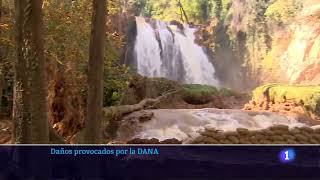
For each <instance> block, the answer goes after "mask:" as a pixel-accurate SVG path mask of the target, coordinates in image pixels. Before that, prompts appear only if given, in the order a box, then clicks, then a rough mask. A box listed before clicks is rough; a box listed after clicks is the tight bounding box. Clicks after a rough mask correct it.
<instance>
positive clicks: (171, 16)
mask: <svg viewBox="0 0 320 180" xmlns="http://www.w3.org/2000/svg"><path fill="white" fill-rule="evenodd" d="M229 1H230V0H180V2H181V5H182V7H183V9H184V11H185V12H186V15H187V17H188V19H189V21H190V22H193V23H203V22H206V21H208V20H210V19H211V18H213V17H215V16H216V15H217V14H220V13H221V14H223V15H224V16H225V15H226V14H227V8H228V4H229ZM130 3H131V5H132V7H133V9H134V12H135V15H142V16H146V17H152V18H155V19H161V20H164V21H171V20H177V21H180V22H182V18H183V14H182V12H181V10H180V7H179V5H178V0H131V1H130ZM217 11H219V12H217ZM220 11H221V12H220Z"/></svg>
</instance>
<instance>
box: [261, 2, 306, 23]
mask: <svg viewBox="0 0 320 180" xmlns="http://www.w3.org/2000/svg"><path fill="white" fill-rule="evenodd" d="M302 2H303V1H301V0H275V1H273V3H272V4H271V5H269V6H268V9H267V10H266V12H265V16H266V17H267V18H268V19H269V20H271V21H274V22H278V23H280V24H288V23H289V22H290V20H291V19H292V18H294V17H295V16H296V14H297V12H299V11H300V10H301V8H302Z"/></svg>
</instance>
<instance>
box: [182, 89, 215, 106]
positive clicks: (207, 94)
mask: <svg viewBox="0 0 320 180" xmlns="http://www.w3.org/2000/svg"><path fill="white" fill-rule="evenodd" d="M218 95H219V91H218V90H217V88H215V87H212V86H208V85H200V84H185V85H183V99H184V101H186V102H187V103H189V104H206V103H209V102H210V101H211V100H212V96H218Z"/></svg>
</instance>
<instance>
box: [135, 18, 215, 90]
mask: <svg viewBox="0 0 320 180" xmlns="http://www.w3.org/2000/svg"><path fill="white" fill-rule="evenodd" d="M136 23H137V37H136V42H135V53H136V61H137V69H138V73H139V74H141V75H144V76H147V77H165V78H168V79H172V80H177V81H182V82H184V83H191V84H208V85H213V86H219V82H218V80H217V79H216V78H215V76H214V74H215V69H214V67H213V65H212V63H211V62H210V61H209V59H208V57H207V55H206V53H205V52H204V50H203V48H202V47H201V46H199V45H197V44H196V43H195V35H194V32H195V31H196V29H195V28H191V27H189V25H183V28H181V27H180V28H179V27H178V26H176V25H170V24H169V23H166V22H161V21H158V20H155V21H154V22H153V23H148V22H146V19H145V18H143V17H136Z"/></svg>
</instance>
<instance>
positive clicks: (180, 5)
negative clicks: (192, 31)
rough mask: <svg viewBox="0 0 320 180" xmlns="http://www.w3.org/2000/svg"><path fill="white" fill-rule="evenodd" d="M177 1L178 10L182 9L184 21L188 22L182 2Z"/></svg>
mask: <svg viewBox="0 0 320 180" xmlns="http://www.w3.org/2000/svg"><path fill="white" fill-rule="evenodd" d="M177 1H178V2H177V3H178V6H179V7H180V10H181V11H182V13H183V15H184V18H185V19H186V23H187V24H189V18H188V16H187V13H186V11H185V10H184V8H183V6H182V3H181V1H180V0H177Z"/></svg>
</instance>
